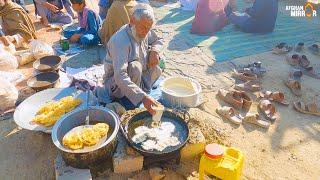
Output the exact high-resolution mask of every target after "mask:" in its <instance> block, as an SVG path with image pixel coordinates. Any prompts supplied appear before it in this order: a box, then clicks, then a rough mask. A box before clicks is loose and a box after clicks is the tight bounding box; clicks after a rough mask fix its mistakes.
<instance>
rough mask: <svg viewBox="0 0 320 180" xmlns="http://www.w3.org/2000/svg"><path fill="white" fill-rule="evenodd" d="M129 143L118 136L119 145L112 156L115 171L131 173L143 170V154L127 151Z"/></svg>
mask: <svg viewBox="0 0 320 180" xmlns="http://www.w3.org/2000/svg"><path fill="white" fill-rule="evenodd" d="M126 146H127V143H126V141H125V139H124V138H123V137H122V136H118V145H117V148H116V151H115V153H114V154H113V157H112V163H113V171H114V173H131V172H135V171H139V170H142V168H143V156H142V155H140V154H138V153H130V154H128V153H127V149H128V148H127V147H126Z"/></svg>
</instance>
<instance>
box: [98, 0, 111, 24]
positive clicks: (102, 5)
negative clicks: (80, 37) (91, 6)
mask: <svg viewBox="0 0 320 180" xmlns="http://www.w3.org/2000/svg"><path fill="white" fill-rule="evenodd" d="M98 5H99V16H100V18H101V19H102V20H104V19H105V18H106V16H107V12H108V9H109V7H110V6H111V1H110V2H109V0H99V4H98Z"/></svg>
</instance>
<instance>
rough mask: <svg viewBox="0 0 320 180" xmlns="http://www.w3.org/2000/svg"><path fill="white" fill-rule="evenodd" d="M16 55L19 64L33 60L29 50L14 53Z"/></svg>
mask: <svg viewBox="0 0 320 180" xmlns="http://www.w3.org/2000/svg"><path fill="white" fill-rule="evenodd" d="M16 57H17V60H18V63H19V65H20V66H23V65H25V64H28V63H31V62H33V61H35V59H34V57H33V54H32V53H31V52H29V51H26V52H22V53H20V52H19V53H16Z"/></svg>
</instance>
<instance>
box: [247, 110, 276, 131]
mask: <svg viewBox="0 0 320 180" xmlns="http://www.w3.org/2000/svg"><path fill="white" fill-rule="evenodd" d="M243 121H245V122H247V123H251V124H255V125H258V126H260V127H263V128H269V126H270V122H269V121H264V120H261V119H260V116H259V114H252V113H248V114H247V115H246V116H245V117H244V118H243Z"/></svg>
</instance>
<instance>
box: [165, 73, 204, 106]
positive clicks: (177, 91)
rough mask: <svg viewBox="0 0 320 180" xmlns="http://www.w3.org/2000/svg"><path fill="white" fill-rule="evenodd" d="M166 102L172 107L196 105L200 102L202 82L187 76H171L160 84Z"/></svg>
mask: <svg viewBox="0 0 320 180" xmlns="http://www.w3.org/2000/svg"><path fill="white" fill-rule="evenodd" d="M160 88H161V91H162V100H163V101H164V104H168V105H169V106H172V107H178V108H179V107H196V106H198V105H199V104H200V93H201V92H202V88H201V86H200V84H199V83H198V82H197V81H195V80H193V79H190V78H186V77H170V78H167V79H165V80H163V81H162V82H161V84H160Z"/></svg>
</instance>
